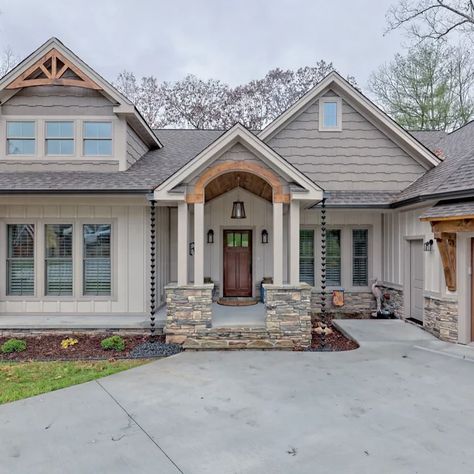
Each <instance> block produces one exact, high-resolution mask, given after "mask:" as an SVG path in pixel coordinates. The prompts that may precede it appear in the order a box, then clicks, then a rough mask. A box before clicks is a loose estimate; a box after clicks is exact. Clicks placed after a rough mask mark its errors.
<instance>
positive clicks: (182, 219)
mask: <svg viewBox="0 0 474 474" xmlns="http://www.w3.org/2000/svg"><path fill="white" fill-rule="evenodd" d="M187 283H188V203H187V202H180V203H179V204H178V286H183V285H186V284H187Z"/></svg>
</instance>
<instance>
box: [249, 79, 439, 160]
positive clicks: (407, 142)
mask: <svg viewBox="0 0 474 474" xmlns="http://www.w3.org/2000/svg"><path fill="white" fill-rule="evenodd" d="M329 89H332V90H334V91H335V92H336V93H338V94H340V95H341V96H342V97H343V98H344V99H346V100H347V101H348V102H349V103H350V104H351V105H352V106H353V107H354V108H355V109H356V110H357V111H358V112H359V113H361V114H362V115H363V116H364V117H365V118H366V119H367V120H369V121H370V122H372V123H373V124H374V125H375V126H376V127H377V128H378V129H379V130H380V131H381V132H383V133H385V135H387V136H388V137H390V138H391V139H392V140H393V141H394V142H395V143H397V145H399V146H400V147H401V148H402V149H404V150H405V151H406V152H407V153H408V154H409V155H410V156H412V157H413V158H414V159H415V160H417V161H418V162H419V163H420V164H421V165H422V166H424V167H425V168H426V169H431V168H433V167H434V166H436V165H438V163H439V162H440V160H439V159H438V158H437V157H436V156H435V155H434V154H433V153H432V152H431V151H430V150H429V149H428V148H426V147H425V146H424V145H423V144H422V143H420V142H419V141H418V140H417V139H416V138H415V137H413V136H412V135H410V133H408V132H407V131H406V130H405V129H404V128H402V127H401V126H400V125H398V124H397V123H396V122H395V121H394V120H392V119H391V118H390V117H389V116H388V115H387V114H385V113H384V112H383V111H382V110H380V109H379V108H378V107H377V106H376V105H375V104H374V103H373V102H372V101H371V100H369V99H368V98H367V97H366V96H364V95H363V94H362V93H361V92H360V91H358V90H357V89H356V88H355V87H354V86H352V85H351V84H350V83H349V82H347V81H346V80H345V79H344V78H343V77H342V76H340V75H339V74H338V73H337V72H331V73H329V74H328V75H327V76H326V77H325V78H324V79H322V80H321V81H320V82H319V83H318V84H316V85H315V86H314V87H313V88H312V89H310V90H309V91H308V92H307V93H306V94H305V95H304V96H303V97H301V99H299V100H298V101H297V102H296V103H295V104H293V105H292V106H291V107H290V108H289V109H287V110H286V111H285V112H284V113H283V114H281V115H280V116H279V117H277V118H276V119H275V120H274V121H273V122H271V123H270V124H269V125H267V126H266V127H265V128H264V129H263V130H262V131H261V132H260V133H259V135H258V137H259V138H260V139H261V140H265V141H267V140H268V139H269V138H271V137H273V136H274V135H276V134H277V133H278V132H279V131H280V130H281V129H282V128H283V127H285V126H286V125H287V124H288V123H289V122H290V121H292V120H293V119H294V118H295V117H297V116H298V115H299V114H300V113H302V112H303V111H304V110H305V109H306V108H307V107H309V106H310V105H311V104H312V103H313V102H314V101H315V100H316V99H317V98H318V97H319V96H320V95H322V94H324V93H325V92H326V91H328V90H329Z"/></svg>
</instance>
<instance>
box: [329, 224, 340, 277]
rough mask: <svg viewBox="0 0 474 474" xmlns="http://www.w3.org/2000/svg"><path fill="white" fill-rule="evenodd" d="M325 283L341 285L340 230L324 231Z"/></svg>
mask: <svg viewBox="0 0 474 474" xmlns="http://www.w3.org/2000/svg"><path fill="white" fill-rule="evenodd" d="M326 247H327V250H326V284H327V285H328V286H341V231H340V230H339V229H331V230H327V231H326Z"/></svg>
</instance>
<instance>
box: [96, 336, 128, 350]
mask: <svg viewBox="0 0 474 474" xmlns="http://www.w3.org/2000/svg"><path fill="white" fill-rule="evenodd" d="M100 345H101V347H102V349H104V350H106V351H111V350H114V351H123V350H124V349H125V341H124V340H123V338H122V337H120V336H110V337H106V338H105V339H102V341H101V342H100Z"/></svg>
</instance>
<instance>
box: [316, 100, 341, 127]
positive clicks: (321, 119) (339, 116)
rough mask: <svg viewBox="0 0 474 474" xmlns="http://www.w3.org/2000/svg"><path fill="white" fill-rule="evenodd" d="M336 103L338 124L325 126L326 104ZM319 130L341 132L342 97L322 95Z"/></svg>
mask: <svg viewBox="0 0 474 474" xmlns="http://www.w3.org/2000/svg"><path fill="white" fill-rule="evenodd" d="M332 102H335V103H336V107H337V124H336V126H335V127H325V126H324V104H327V103H332ZM319 131H320V132H341V131H342V99H341V98H340V97H321V98H320V99H319Z"/></svg>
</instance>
